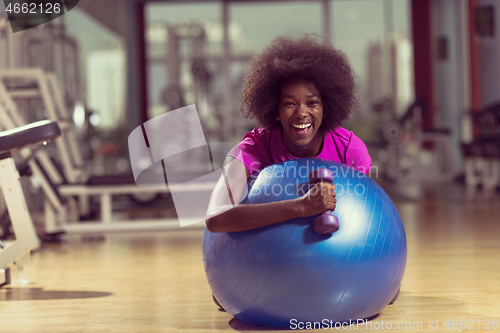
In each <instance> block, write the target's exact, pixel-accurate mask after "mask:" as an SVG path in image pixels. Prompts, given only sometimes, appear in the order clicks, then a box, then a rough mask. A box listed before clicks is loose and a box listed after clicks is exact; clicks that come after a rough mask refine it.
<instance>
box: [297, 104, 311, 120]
mask: <svg viewBox="0 0 500 333" xmlns="http://www.w3.org/2000/svg"><path fill="white" fill-rule="evenodd" d="M308 112H309V111H308V110H307V106H306V105H305V104H300V105H299V106H298V108H297V113H298V115H299V116H301V117H305V116H307V113H308Z"/></svg>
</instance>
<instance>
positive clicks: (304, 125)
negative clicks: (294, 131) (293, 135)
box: [292, 123, 312, 129]
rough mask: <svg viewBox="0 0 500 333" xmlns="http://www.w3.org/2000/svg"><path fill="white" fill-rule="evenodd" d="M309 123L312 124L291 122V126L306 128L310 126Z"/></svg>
mask: <svg viewBox="0 0 500 333" xmlns="http://www.w3.org/2000/svg"><path fill="white" fill-rule="evenodd" d="M311 125H312V123H308V124H292V126H293V127H294V128H301V129H302V128H308V127H310V126H311Z"/></svg>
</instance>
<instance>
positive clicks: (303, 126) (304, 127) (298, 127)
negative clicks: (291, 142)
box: [292, 123, 312, 134]
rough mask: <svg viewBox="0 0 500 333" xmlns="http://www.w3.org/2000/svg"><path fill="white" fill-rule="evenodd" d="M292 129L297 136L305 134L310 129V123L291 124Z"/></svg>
mask: <svg viewBox="0 0 500 333" xmlns="http://www.w3.org/2000/svg"><path fill="white" fill-rule="evenodd" d="M292 127H293V128H294V129H295V131H296V132H297V133H298V134H307V133H308V132H309V130H310V129H311V128H312V123H300V124H299V123H297V124H292Z"/></svg>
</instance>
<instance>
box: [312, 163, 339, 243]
mask: <svg viewBox="0 0 500 333" xmlns="http://www.w3.org/2000/svg"><path fill="white" fill-rule="evenodd" d="M319 182H326V183H330V184H333V172H332V171H331V170H330V169H326V168H319V169H316V170H314V171H312V172H311V173H310V174H309V184H311V185H314V184H316V183H319ZM337 230H339V219H338V218H337V216H335V215H333V212H332V211H331V210H326V211H324V212H323V213H322V214H321V215H319V216H318V217H316V218H315V219H314V231H316V232H317V233H318V234H323V235H326V234H331V233H334V232H336V231H337Z"/></svg>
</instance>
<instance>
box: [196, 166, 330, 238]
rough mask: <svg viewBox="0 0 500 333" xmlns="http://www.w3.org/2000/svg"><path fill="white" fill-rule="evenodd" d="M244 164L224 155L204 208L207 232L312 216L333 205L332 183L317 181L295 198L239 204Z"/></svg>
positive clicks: (245, 174) (245, 175) (243, 189)
mask: <svg viewBox="0 0 500 333" xmlns="http://www.w3.org/2000/svg"><path fill="white" fill-rule="evenodd" d="M249 175H250V174H249V172H248V169H247V167H246V166H245V165H244V164H243V163H242V162H241V161H239V160H237V159H234V158H228V159H226V161H225V163H224V167H223V171H222V175H221V177H220V178H219V180H218V182H217V184H216V186H215V188H214V191H213V192H212V196H211V197H210V203H209V206H208V211H207V219H206V224H207V228H208V230H209V231H210V232H233V231H245V230H251V229H256V228H259V227H263V226H266V225H272V224H276V223H279V222H283V221H286V220H289V219H292V218H296V217H303V216H312V215H317V214H320V213H322V212H324V211H325V210H327V209H330V210H334V209H335V203H336V199H335V186H334V185H333V184H327V183H318V184H316V185H314V186H313V187H312V188H311V189H310V190H309V191H308V192H307V193H306V194H305V195H303V196H302V197H300V198H297V199H290V200H284V201H277V202H270V203H261V204H240V203H239V202H240V201H241V200H240V198H241V199H243V197H244V196H246V195H247V192H246V188H247V180H248V177H249Z"/></svg>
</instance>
